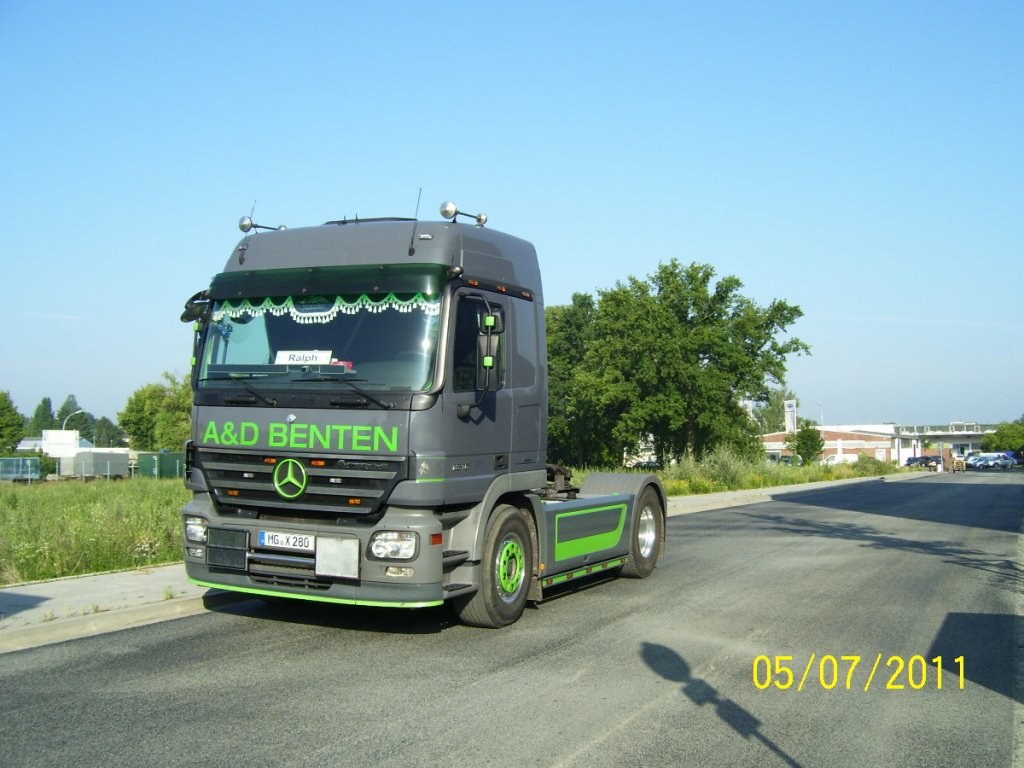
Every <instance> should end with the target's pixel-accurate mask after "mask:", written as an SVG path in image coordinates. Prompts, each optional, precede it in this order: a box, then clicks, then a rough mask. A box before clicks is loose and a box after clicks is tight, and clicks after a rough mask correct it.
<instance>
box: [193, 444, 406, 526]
mask: <svg viewBox="0 0 1024 768" xmlns="http://www.w3.org/2000/svg"><path fill="white" fill-rule="evenodd" d="M285 460H294V461H296V462H298V463H299V464H300V465H301V466H302V470H303V471H304V474H305V476H306V478H307V483H306V486H305V488H304V489H303V490H302V491H301V492H298V493H296V491H297V490H298V486H297V485H295V484H291V485H289V486H288V487H287V488H286V489H285V490H286V492H287V494H288V496H290V497H291V498H286V497H285V496H282V495H281V494H280V493H278V491H277V490H275V487H274V470H275V469H276V468H277V467H278V465H279V464H280V463H281V462H284V461H285ZM195 461H196V467H197V468H198V469H201V470H202V471H203V473H204V474H205V476H206V480H207V483H208V484H209V487H210V490H211V492H212V496H213V500H214V504H215V505H216V507H217V512H218V514H221V515H238V516H240V517H245V518H256V519H282V520H289V519H294V520H304V521H314V522H318V523H333V522H338V519H339V518H342V517H348V518H352V517H360V518H361V517H366V516H369V515H373V514H374V513H376V512H378V511H379V510H380V509H381V507H382V506H383V504H384V503H385V501H386V500H387V498H388V496H390V494H391V491H392V489H393V488H394V487H395V484H396V483H398V482H399V481H400V480H404V479H405V478H406V477H407V475H408V466H407V462H406V460H405V459H376V458H373V459H367V458H362V457H359V458H351V457H339V456H316V455H314V456H309V455H303V454H242V453H233V452H229V451H218V450H199V451H196V458H195Z"/></svg>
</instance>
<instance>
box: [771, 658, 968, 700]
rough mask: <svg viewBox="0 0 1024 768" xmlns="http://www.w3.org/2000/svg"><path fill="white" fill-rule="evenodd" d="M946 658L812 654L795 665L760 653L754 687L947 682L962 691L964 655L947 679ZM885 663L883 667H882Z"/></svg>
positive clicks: (903, 686)
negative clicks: (945, 673)
mask: <svg viewBox="0 0 1024 768" xmlns="http://www.w3.org/2000/svg"><path fill="white" fill-rule="evenodd" d="M883 659H884V662H883ZM929 661H930V662H931V665H932V666H929ZM944 661H946V660H945V659H943V657H942V656H936V657H934V658H932V659H930V660H926V659H925V657H924V656H921V655H914V656H910V657H905V656H899V655H892V656H889V657H888V658H885V654H882V653H879V654H877V655H876V656H875V657H874V659H872V658H871V657H870V656H867V657H865V656H860V655H849V654H848V655H839V656H835V655H833V654H824V655H822V656H818V655H817V654H814V653H812V654H811V655H810V658H808V659H807V663H806V664H805V665H798V666H794V661H793V657H792V656H781V655H779V656H769V655H767V654H761V655H760V656H757V657H756V658H755V659H754V669H753V678H754V686H755V687H756V688H758V689H759V690H762V691H764V690H767V689H769V688H772V687H774V688H778V689H779V690H781V691H791V690H793V691H797V692H800V691H803V690H804V688H805V687H808V686H813V687H815V688H819V687H820V688H822V689H823V690H826V691H832V690H837V689H838V690H847V691H850V690H854V689H860V690H863V691H865V692H867V691H869V690H871V686H872V685H875V687H876V688H883V689H884V690H887V691H903V690H908V689H909V690H914V691H920V690H922V689H924V688H927V687H929V685H931V686H934V687H935V689H936V690H942V689H943V685H944V684H945V685H946V687H947V688H952V687H956V688H957V689H959V690H961V691H962V690H963V689H964V657H963V656H957V657H956V658H955V659H952V664H951V665H950V666H948V667H947V668H946V671H947V672H950V673H951V674H948V675H947V676H946V677H945V678H944V677H943V674H942V673H943V662H944ZM861 662H864V663H863V664H862V663H861ZM869 665H870V671H869V669H868V667H869ZM883 666H884V669H880V668H881V667H883ZM865 676H866V679H865ZM950 677H952V678H953V679H952V680H950Z"/></svg>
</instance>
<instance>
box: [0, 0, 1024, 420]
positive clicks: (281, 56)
mask: <svg viewBox="0 0 1024 768" xmlns="http://www.w3.org/2000/svg"><path fill="white" fill-rule="evenodd" d="M0 61H2V64H3V65H2V66H0V100H2V103H3V105H4V107H3V117H2V119H0V153H2V154H0V157H2V166H0V167H2V174H0V175H2V179H3V183H2V184H0V264H2V265H3V283H4V286H5V291H4V293H5V299H4V301H3V303H2V309H0V317H2V320H3V333H2V335H0V355H2V359H3V360H4V365H3V368H2V372H0V390H6V391H8V392H10V394H11V397H12V398H13V400H14V402H15V405H17V406H18V408H19V410H21V412H22V413H24V414H26V415H31V413H32V412H33V411H34V409H35V407H36V405H37V404H38V403H39V401H40V400H41V399H42V398H43V397H50V398H51V399H52V400H53V402H54V407H55V408H56V407H58V406H59V405H60V403H61V402H63V400H64V398H65V397H67V395H68V394H74V395H75V396H76V398H77V400H78V402H79V404H80V405H81V406H82V407H84V408H86V409H87V410H89V411H90V412H92V413H93V414H94V415H96V416H108V417H109V418H111V419H114V420H115V421H116V419H117V413H118V411H120V410H122V409H123V408H124V405H125V403H126V401H127V399H128V397H129V396H130V395H131V393H132V392H134V391H135V390H136V389H138V388H139V387H141V386H143V385H145V384H149V383H153V382H158V381H160V380H161V374H162V372H164V371H170V372H172V373H175V374H177V375H183V374H185V373H186V372H187V370H188V360H189V357H190V354H191V349H190V334H189V330H188V327H187V326H185V325H183V324H181V323H180V322H179V321H178V316H179V314H180V312H181V307H182V304H183V302H184V300H185V299H186V298H188V297H189V296H190V295H192V294H193V293H194V292H195V291H197V290H199V289H201V288H203V287H205V286H206V285H207V284H208V282H209V280H210V277H211V276H212V275H213V274H214V273H215V272H217V271H218V270H219V269H220V268H221V267H222V266H223V263H224V262H225V260H226V259H227V256H228V254H229V252H230V250H231V249H232V247H233V246H234V244H235V243H236V242H237V240H238V238H239V237H240V236H241V233H239V231H238V229H237V228H236V223H237V221H238V218H239V217H240V216H242V215H245V214H248V213H249V211H250V209H252V208H253V205H254V203H255V214H254V218H255V220H256V221H258V222H260V223H264V224H271V225H277V224H287V225H289V226H300V225H309V224H319V223H322V222H324V221H327V220H329V219H335V218H341V217H343V216H349V217H352V216H355V215H360V216H412V215H413V214H414V212H415V208H416V199H417V194H418V192H419V190H420V189H421V188H422V190H423V191H422V203H421V208H420V216H421V218H430V219H436V218H437V208H438V206H439V205H440V203H441V202H442V201H443V200H446V199H449V198H450V199H454V200H456V201H457V202H458V203H459V204H460V206H461V207H462V208H463V209H464V210H468V211H473V212H476V211H478V210H481V211H485V212H486V213H487V214H488V215H489V217H490V222H489V226H491V227H493V228H495V229H501V230H504V231H507V232H510V233H513V234H516V235H519V236H521V237H524V238H526V239H529V240H531V241H533V242H534V243H535V245H536V246H537V249H538V251H539V253H540V256H541V265H542V268H543V270H544V275H545V293H546V299H547V302H548V303H549V304H557V303H566V302H568V301H569V300H570V298H571V296H572V294H573V293H574V292H594V291H597V290H599V289H604V288H610V287H612V286H613V285H614V284H615V282H616V281H618V280H624V279H625V278H626V277H628V276H629V275H636V276H639V277H643V276H647V275H650V274H652V273H653V272H654V271H655V270H656V268H657V265H658V263H659V262H663V261H667V260H669V259H671V258H678V259H679V260H680V261H682V262H684V263H689V262H691V261H697V262H701V263H708V264H711V265H713V266H714V267H715V269H716V271H717V272H718V274H719V275H735V276H737V277H739V278H740V279H741V280H742V281H743V283H744V292H745V293H746V295H748V296H750V297H751V298H753V299H755V300H756V301H758V302H760V303H762V304H767V303H768V302H770V301H771V300H773V299H776V298H778V299H785V300H787V301H789V302H790V303H793V304H797V305H799V306H800V307H801V308H802V309H803V311H804V317H803V318H802V319H801V320H800V321H799V322H798V323H796V324H795V325H794V326H793V328H792V329H791V330H792V333H793V334H794V335H796V336H799V337H800V338H802V339H803V340H804V341H806V342H807V343H808V344H810V345H811V348H812V354H811V356H809V357H800V358H794V359H792V360H791V361H790V365H789V376H788V382H787V383H788V385H789V387H790V388H791V389H793V390H794V391H795V392H796V394H797V396H798V397H799V398H800V401H801V415H804V416H807V417H809V418H814V419H819V418H820V417H821V416H824V419H825V421H826V422H827V423H830V424H834V423H877V422H884V421H893V422H898V423H907V424H915V423H916V424H925V423H936V424H938V423H943V422H947V423H948V422H949V421H953V420H957V421H959V420H975V421H981V422H997V421H1002V420H1010V419H1015V418H1018V417H1019V416H1021V415H1022V413H1024V396H1022V393H1024V355H1022V350H1024V341H1022V340H1024V303H1022V302H1021V292H1022V283H1024V281H1022V277H1024V266H1022V263H1024V259H1022V256H1024V210H1022V208H1024V206H1022V203H1024V140H1022V136H1024V3H1021V2H1017V1H1015V0H1014V1H1009V0H1007V1H1004V2H1000V1H998V0H996V1H994V2H984V3H966V2H965V3H951V2H941V1H939V2H901V3H892V2H878V3H874V2H858V3H843V4H839V3H814V2H806V3H802V2H774V3H768V2H765V3H745V2H720V3H701V4H696V3H687V2H665V3H660V2H644V1H643V0H641V1H639V2H635V3H630V4H621V3H604V2H593V3H587V2H578V3H568V2H564V3H560V2H555V3H551V2H546V3H543V2H517V3H495V4H486V3H485V4H480V3H460V2H450V3H443V4H436V3H429V4H428V3H412V2H408V3H406V2H394V3H355V2H296V3H289V4H276V3H261V2H245V3H240V2H221V3H199V2H174V3H166V2H160V1H157V2H148V3H137V4H122V3H104V2H93V3H71V2H26V1H23V0H0Z"/></svg>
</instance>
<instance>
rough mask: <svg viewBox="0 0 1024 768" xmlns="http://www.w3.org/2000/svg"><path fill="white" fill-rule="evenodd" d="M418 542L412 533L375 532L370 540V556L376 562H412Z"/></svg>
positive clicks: (417, 538)
mask: <svg viewBox="0 0 1024 768" xmlns="http://www.w3.org/2000/svg"><path fill="white" fill-rule="evenodd" d="M418 540H419V537H418V536H417V535H416V534H415V533H413V532H412V531H377V533H375V534H373V537H372V538H371V539H370V554H371V555H372V556H373V557H374V558H376V559H377V560H412V559H413V558H414V557H416V544H417V542H418Z"/></svg>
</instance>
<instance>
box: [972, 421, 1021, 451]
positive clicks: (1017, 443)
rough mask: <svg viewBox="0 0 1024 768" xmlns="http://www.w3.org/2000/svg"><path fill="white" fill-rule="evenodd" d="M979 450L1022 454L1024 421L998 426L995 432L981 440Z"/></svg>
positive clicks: (1008, 422) (1006, 422) (1005, 422)
mask: <svg viewBox="0 0 1024 768" xmlns="http://www.w3.org/2000/svg"><path fill="white" fill-rule="evenodd" d="M981 450H983V451H993V452H994V451H1016V452H1017V453H1024V419H1018V420H1017V421H1004V422H1002V423H1001V424H999V425H998V426H997V427H996V431H995V432H990V433H989V434H987V435H985V436H984V437H983V438H981Z"/></svg>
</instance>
